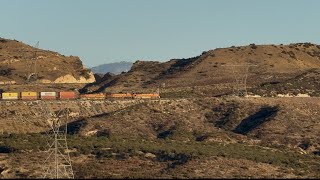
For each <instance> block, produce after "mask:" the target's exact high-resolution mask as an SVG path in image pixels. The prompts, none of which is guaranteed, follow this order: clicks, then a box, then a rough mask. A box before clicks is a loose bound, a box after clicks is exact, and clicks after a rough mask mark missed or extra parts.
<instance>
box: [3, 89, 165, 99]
mask: <svg viewBox="0 0 320 180" xmlns="http://www.w3.org/2000/svg"><path fill="white" fill-rule="evenodd" d="M158 98H160V94H158V93H153V94H139V93H98V94H77V93H76V92H74V91H62V92H3V93H0V100H72V99H86V100H103V99H158Z"/></svg>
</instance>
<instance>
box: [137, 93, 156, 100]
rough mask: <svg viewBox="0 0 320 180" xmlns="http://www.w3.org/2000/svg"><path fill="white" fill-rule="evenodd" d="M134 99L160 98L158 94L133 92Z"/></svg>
mask: <svg viewBox="0 0 320 180" xmlns="http://www.w3.org/2000/svg"><path fill="white" fill-rule="evenodd" d="M133 98H135V99H157V98H160V95H159V94H133Z"/></svg>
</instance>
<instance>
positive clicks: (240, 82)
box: [222, 63, 258, 97]
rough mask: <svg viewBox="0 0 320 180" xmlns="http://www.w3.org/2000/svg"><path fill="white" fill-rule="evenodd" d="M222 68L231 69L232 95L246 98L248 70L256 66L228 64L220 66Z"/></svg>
mask: <svg viewBox="0 0 320 180" xmlns="http://www.w3.org/2000/svg"><path fill="white" fill-rule="evenodd" d="M222 66H227V67H231V68H232V74H233V78H234V87H233V95H234V96H238V97H240V96H242V97H246V96H247V95H248V92H247V79H248V73H249V68H250V67H253V66H258V65H256V64H251V63H246V64H228V65H222ZM236 68H237V69H236ZM237 70H238V71H237Z"/></svg>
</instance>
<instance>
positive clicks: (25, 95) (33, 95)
mask: <svg viewBox="0 0 320 180" xmlns="http://www.w3.org/2000/svg"><path fill="white" fill-rule="evenodd" d="M37 99H38V93H37V92H21V100H37Z"/></svg>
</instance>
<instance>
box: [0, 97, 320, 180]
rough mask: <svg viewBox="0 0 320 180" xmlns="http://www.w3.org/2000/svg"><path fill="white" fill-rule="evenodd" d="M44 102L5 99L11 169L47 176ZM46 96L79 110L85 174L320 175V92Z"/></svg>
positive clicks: (75, 130) (71, 128)
mask: <svg viewBox="0 0 320 180" xmlns="http://www.w3.org/2000/svg"><path fill="white" fill-rule="evenodd" d="M44 104H45V102H40V101H38V102H21V101H19V102H11V103H2V104H1V103H0V105H1V108H0V111H1V118H2V121H1V127H2V128H1V130H0V132H2V134H1V135H0V141H1V146H0V152H1V155H0V167H1V170H0V176H1V177H2V178H14V177H19V178H22V177H41V174H42V173H43V172H42V170H41V168H40V166H41V165H43V164H42V162H43V160H44V159H46V158H47V153H48V152H46V151H44V150H45V149H46V148H47V145H46V140H47V137H46V135H43V134H44V133H42V134H34V133H37V132H44V131H46V130H48V129H50V127H49V124H47V123H46V121H43V118H41V111H45V110H44V109H43V108H42V107H45V106H44ZM46 104H47V107H48V109H49V110H50V111H51V112H57V111H58V110H59V109H60V108H61V109H66V108H67V109H69V110H70V113H69V116H70V117H71V121H69V123H68V134H69V135H68V146H69V148H70V149H69V150H70V155H71V159H72V165H73V168H74V171H75V177H76V178H90V179H92V178H146V177H151V175H152V177H153V178H155V177H156V178H209V177H221V178H233V177H248V178H319V177H320V174H319V172H320V171H319V170H320V169H319V168H320V166H319V162H320V161H319V160H320V159H319V158H320V157H319V155H320V144H319V142H320V141H319V132H320V131H319V128H320V126H319V123H318V120H317V119H319V112H318V109H319V107H320V104H319V98H259V99H255V98H232V97H230V98H192V99H161V100H160V101H159V100H155V101H149V100H145V101H143V100H142V101H135V100H122V101H121V100H120V101H65V102H61V103H54V102H46ZM22 109H23V111H22ZM39 113H40V114H39ZM63 127H64V125H63Z"/></svg>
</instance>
